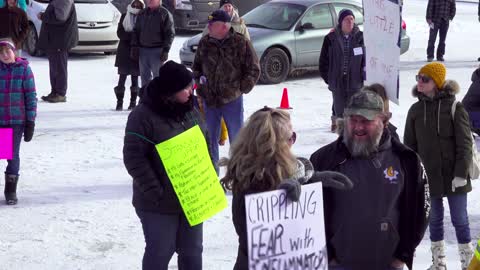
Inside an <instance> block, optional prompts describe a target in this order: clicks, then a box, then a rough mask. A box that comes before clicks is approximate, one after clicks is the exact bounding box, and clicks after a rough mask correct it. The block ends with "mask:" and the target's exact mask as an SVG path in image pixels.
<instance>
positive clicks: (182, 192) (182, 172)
mask: <svg viewBox="0 0 480 270" xmlns="http://www.w3.org/2000/svg"><path fill="white" fill-rule="evenodd" d="M155 147H156V149H157V152H158V154H159V155H160V159H161V160H162V162H163V166H164V167H165V170H166V172H167V175H168V177H169V178H170V181H171V183H172V186H173V189H174V190H175V193H176V194H177V197H178V200H179V201H180V205H181V206H182V209H183V211H184V213H185V216H186V217H187V220H188V222H189V223H190V226H195V225H197V224H200V223H202V222H204V221H205V220H207V219H209V218H210V217H212V216H214V215H215V214H217V213H218V212H220V211H222V210H223V209H225V208H226V207H227V198H226V197H225V193H224V191H223V188H222V186H221V185H220V182H219V181H218V177H217V173H216V172H215V168H214V167H213V164H212V161H211V159H210V155H209V153H208V147H207V143H206V141H205V137H204V136H203V133H202V131H201V130H200V127H199V126H198V125H196V126H194V127H192V128H190V129H189V130H187V131H185V132H183V133H181V134H180V135H177V136H175V137H173V138H171V139H169V140H167V141H164V142H162V143H159V144H157V145H156V146H155Z"/></svg>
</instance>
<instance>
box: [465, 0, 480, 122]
mask: <svg viewBox="0 0 480 270" xmlns="http://www.w3.org/2000/svg"><path fill="white" fill-rule="evenodd" d="M479 3H480V2H479ZM462 104H463V106H464V107H465V110H467V112H469V113H470V112H480V68H477V69H476V70H475V71H474V72H473V73H472V84H471V85H470V87H469V88H468V91H467V94H465V96H464V97H463V100H462Z"/></svg>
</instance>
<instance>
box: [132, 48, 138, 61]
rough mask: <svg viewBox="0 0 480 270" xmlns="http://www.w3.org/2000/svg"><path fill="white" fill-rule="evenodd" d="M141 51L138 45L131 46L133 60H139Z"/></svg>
mask: <svg viewBox="0 0 480 270" xmlns="http://www.w3.org/2000/svg"><path fill="white" fill-rule="evenodd" d="M139 51H140V49H139V48H138V47H132V48H130V58H131V59H132V60H135V61H137V60H138V57H139V55H140V52H139Z"/></svg>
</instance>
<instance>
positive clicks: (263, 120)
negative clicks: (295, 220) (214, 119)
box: [219, 107, 296, 193]
mask: <svg viewBox="0 0 480 270" xmlns="http://www.w3.org/2000/svg"><path fill="white" fill-rule="evenodd" d="M291 136H292V129H291V123H290V114H289V113H288V112H285V111H282V110H277V109H271V108H268V107H265V108H263V109H261V110H258V111H256V112H255V113H253V114H252V115H251V116H250V118H249V120H248V121H247V123H246V124H245V126H244V127H243V128H242V129H241V130H240V132H239V133H238V136H237V137H236V138H235V141H234V143H233V144H232V146H231V147H230V158H229V159H228V158H223V159H221V160H220V162H219V165H220V166H226V167H227V172H226V175H225V177H223V178H222V180H221V182H222V184H223V186H224V187H225V188H226V189H229V190H232V191H233V192H234V193H240V192H246V191H257V192H261V191H268V190H273V189H275V188H276V187H277V186H278V184H279V183H280V182H281V181H282V180H284V179H286V178H288V177H291V176H292V175H293V174H294V172H295V169H296V158H295V156H294V155H293V154H292V152H291V151H290V145H289V142H288V141H289V138H290V137H291Z"/></svg>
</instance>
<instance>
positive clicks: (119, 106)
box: [113, 86, 125, 111]
mask: <svg viewBox="0 0 480 270" xmlns="http://www.w3.org/2000/svg"><path fill="white" fill-rule="evenodd" d="M113 91H114V92H115V96H116V97H117V107H115V110H116V111H121V110H123V96H124V95H125V87H124V86H115V87H114V88H113Z"/></svg>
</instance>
